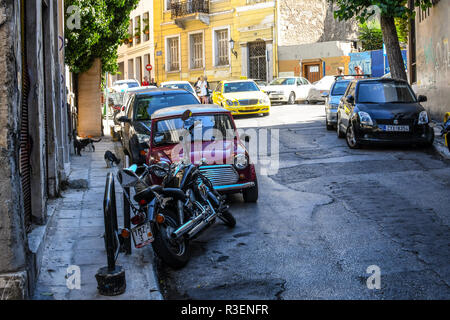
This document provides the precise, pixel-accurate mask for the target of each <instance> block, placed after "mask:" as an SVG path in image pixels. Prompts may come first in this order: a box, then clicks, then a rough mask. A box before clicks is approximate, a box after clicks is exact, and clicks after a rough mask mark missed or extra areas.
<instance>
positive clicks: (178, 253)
mask: <svg viewBox="0 0 450 320" xmlns="http://www.w3.org/2000/svg"><path fill="white" fill-rule="evenodd" d="M161 213H162V214H163V215H164V217H165V221H164V223H163V224H159V225H158V227H156V228H155V232H154V233H155V235H154V236H155V240H154V241H153V243H152V246H153V250H154V251H155V253H156V254H157V255H158V257H160V258H161V260H162V261H164V262H165V263H166V264H167V265H169V266H170V267H172V268H174V269H180V268H182V267H184V266H185V265H186V264H187V263H188V261H189V259H190V255H191V254H190V247H189V241H188V240H186V239H180V240H178V241H175V240H173V239H172V238H171V237H170V234H171V233H172V232H173V231H174V230H175V229H177V228H178V227H179V225H180V224H179V223H178V218H177V215H176V214H175V213H174V212H172V211H169V210H166V209H165V210H163V211H161Z"/></svg>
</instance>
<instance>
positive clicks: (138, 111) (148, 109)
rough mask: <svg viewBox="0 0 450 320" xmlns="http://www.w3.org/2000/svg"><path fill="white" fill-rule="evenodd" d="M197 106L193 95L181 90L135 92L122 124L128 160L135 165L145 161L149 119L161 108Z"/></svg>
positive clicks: (162, 89) (123, 140) (130, 98)
mask: <svg viewBox="0 0 450 320" xmlns="http://www.w3.org/2000/svg"><path fill="white" fill-rule="evenodd" d="M191 104H195V105H198V104H200V101H199V100H198V99H197V97H196V96H194V95H193V94H192V93H190V92H188V91H186V90H183V89H169V88H157V89H152V90H145V91H142V92H141V91H137V92H133V93H131V94H130V96H129V98H128V102H127V105H126V108H125V114H126V115H125V116H122V117H120V118H119V119H118V121H119V122H122V123H123V124H124V125H123V128H122V133H121V137H122V146H123V149H124V153H125V154H127V155H128V156H130V161H131V162H132V163H136V164H142V163H144V162H145V156H146V154H147V151H148V148H149V146H148V142H149V140H150V128H151V122H152V121H151V116H152V114H153V113H154V112H155V111H157V110H159V109H162V108H167V107H175V106H180V105H191Z"/></svg>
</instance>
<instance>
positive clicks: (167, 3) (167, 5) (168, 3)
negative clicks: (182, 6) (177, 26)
mask: <svg viewBox="0 0 450 320" xmlns="http://www.w3.org/2000/svg"><path fill="white" fill-rule="evenodd" d="M172 1H173V0H164V11H168V10H170V9H171V3H172Z"/></svg>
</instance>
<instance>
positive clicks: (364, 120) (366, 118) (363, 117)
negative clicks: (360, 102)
mask: <svg viewBox="0 0 450 320" xmlns="http://www.w3.org/2000/svg"><path fill="white" fill-rule="evenodd" d="M358 115H359V120H360V121H361V124H364V125H366V126H373V121H372V118H371V117H370V114H368V113H367V112H364V111H360V112H358Z"/></svg>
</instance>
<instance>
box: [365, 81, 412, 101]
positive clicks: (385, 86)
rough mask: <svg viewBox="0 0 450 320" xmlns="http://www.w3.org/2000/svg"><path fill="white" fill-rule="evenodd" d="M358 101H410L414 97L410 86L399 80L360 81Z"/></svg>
mask: <svg viewBox="0 0 450 320" xmlns="http://www.w3.org/2000/svg"><path fill="white" fill-rule="evenodd" d="M357 101H358V103H411V102H416V98H415V97H414V94H413V92H412V90H411V87H410V86H409V85H408V84H407V83H405V82H401V81H388V82H362V83H360V84H359V86H358V98H357Z"/></svg>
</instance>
